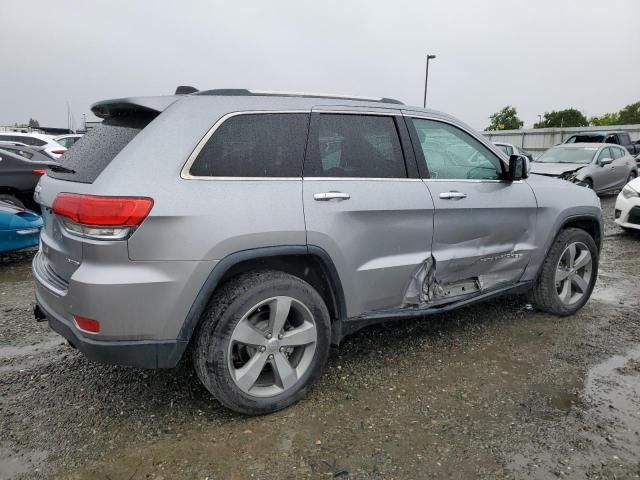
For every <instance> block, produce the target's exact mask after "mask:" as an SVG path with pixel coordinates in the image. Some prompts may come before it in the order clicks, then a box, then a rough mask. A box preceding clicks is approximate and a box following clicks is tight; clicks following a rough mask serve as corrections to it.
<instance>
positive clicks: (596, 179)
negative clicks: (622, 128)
mask: <svg viewBox="0 0 640 480" xmlns="http://www.w3.org/2000/svg"><path fill="white" fill-rule="evenodd" d="M531 173H535V174H538V175H546V176H549V177H557V178H562V179H564V180H568V181H570V182H573V183H577V184H579V185H582V186H585V187H587V188H592V189H593V190H595V191H596V193H605V192H609V191H613V190H618V189H620V188H622V187H623V186H624V185H625V184H627V183H628V182H630V181H631V180H633V179H634V178H636V177H637V176H638V166H637V165H636V161H635V159H634V158H633V157H632V156H631V155H630V154H629V152H628V151H627V150H626V149H625V148H624V147H620V146H618V145H611V144H607V143H602V144H600V143H571V144H563V145H558V146H556V147H553V148H550V149H549V150H547V151H546V152H544V153H543V154H542V155H541V156H540V157H538V159H537V160H535V161H534V162H532V163H531Z"/></svg>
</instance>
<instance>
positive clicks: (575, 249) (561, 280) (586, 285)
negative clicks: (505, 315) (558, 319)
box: [529, 228, 598, 316]
mask: <svg viewBox="0 0 640 480" xmlns="http://www.w3.org/2000/svg"><path fill="white" fill-rule="evenodd" d="M597 276H598V249H597V247H596V244H595V242H594V241H593V238H591V236H590V235H589V234H588V233H587V232H585V231H584V230H581V229H579V228H569V229H566V230H562V231H561V232H560V234H559V235H558V237H557V238H556V240H555V242H554V244H553V246H552V247H551V249H550V250H549V253H548V255H547V258H546V259H545V261H544V263H543V264H542V268H541V270H540V274H539V276H538V279H537V281H536V285H535V287H534V288H533V290H532V291H531V292H530V295H529V299H530V301H531V303H532V304H533V305H534V306H535V307H536V308H537V309H538V310H541V311H543V312H547V313H552V314H554V315H560V316H566V315H573V314H574V313H576V312H577V311H578V310H580V309H581V308H582V307H583V306H584V304H585V303H587V301H588V300H589V297H590V296H591V292H592V291H593V287H594V285H595V283H596V278H597Z"/></svg>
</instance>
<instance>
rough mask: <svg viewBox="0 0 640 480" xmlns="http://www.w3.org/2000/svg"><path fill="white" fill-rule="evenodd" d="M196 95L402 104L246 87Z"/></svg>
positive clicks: (365, 98)
mask: <svg viewBox="0 0 640 480" xmlns="http://www.w3.org/2000/svg"><path fill="white" fill-rule="evenodd" d="M197 95H219V96H239V97H245V96H246V97H249V96H256V97H303V98H335V99H340V100H360V101H366V102H380V103H393V104H396V105H404V103H402V102H401V101H400V100H396V99H394V98H385V97H377V98H376V97H354V96H351V95H337V94H332V93H304V92H272V91H263V90H248V89H246V88H218V89H214V90H205V91H202V92H198V93H197Z"/></svg>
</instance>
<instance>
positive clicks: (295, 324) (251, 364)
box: [228, 296, 318, 397]
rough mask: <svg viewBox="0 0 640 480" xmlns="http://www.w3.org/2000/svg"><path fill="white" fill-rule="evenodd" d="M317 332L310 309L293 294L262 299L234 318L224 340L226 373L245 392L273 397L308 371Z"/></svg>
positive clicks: (257, 395) (289, 386)
mask: <svg viewBox="0 0 640 480" xmlns="http://www.w3.org/2000/svg"><path fill="white" fill-rule="evenodd" d="M317 339H318V332H317V329H316V324H315V320H314V318H313V315H312V313H311V311H310V310H309V309H308V308H307V307H306V306H305V305H304V304H303V303H302V302H300V301H298V300H296V299H295V298H292V297H287V296H278V297H273V298H269V299H266V300H263V301H261V302H260V303H258V304H257V305H255V306H253V307H252V308H250V309H249V311H248V313H247V314H245V315H244V316H243V317H242V319H241V320H240V321H239V322H238V324H237V325H236V327H235V329H234V330H233V333H232V334H231V341H230V342H229V350H228V362H229V371H230V372H231V376H232V378H233V381H234V382H235V384H236V385H237V386H238V388H240V389H241V390H242V391H243V392H244V393H247V394H249V395H252V396H256V397H272V396H274V395H278V394H280V393H283V392H285V391H287V390H289V389H291V388H292V387H293V386H294V385H295V384H296V383H297V382H298V380H299V379H300V378H302V376H303V375H304V374H305V373H306V372H307V370H308V369H309V367H310V366H311V363H312V361H313V357H314V354H315V350H316V344H317Z"/></svg>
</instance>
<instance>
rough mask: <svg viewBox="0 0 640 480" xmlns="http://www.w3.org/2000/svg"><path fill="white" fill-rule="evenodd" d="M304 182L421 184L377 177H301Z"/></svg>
mask: <svg viewBox="0 0 640 480" xmlns="http://www.w3.org/2000/svg"><path fill="white" fill-rule="evenodd" d="M302 180H304V181H305V182H310V181H324V182H329V181H334V180H335V181H339V182H348V181H351V180H353V181H356V182H363V181H365V182H421V181H422V179H421V178H384V177H383V178H379V177H302Z"/></svg>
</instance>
